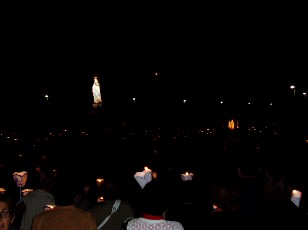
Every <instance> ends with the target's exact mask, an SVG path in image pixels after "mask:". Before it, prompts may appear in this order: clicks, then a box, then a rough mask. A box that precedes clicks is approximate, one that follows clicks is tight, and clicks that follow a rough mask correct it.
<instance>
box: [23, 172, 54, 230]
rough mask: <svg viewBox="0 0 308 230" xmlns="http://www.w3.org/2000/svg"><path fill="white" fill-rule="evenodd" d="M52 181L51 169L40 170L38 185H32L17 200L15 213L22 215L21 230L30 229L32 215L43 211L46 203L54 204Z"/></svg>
mask: <svg viewBox="0 0 308 230" xmlns="http://www.w3.org/2000/svg"><path fill="white" fill-rule="evenodd" d="M53 183H54V175H53V173H52V171H50V170H48V169H46V170H45V171H44V172H43V171H42V172H40V177H39V182H38V185H37V186H34V187H36V189H34V190H33V191H32V192H30V193H29V194H27V196H24V197H23V198H22V200H20V201H19V202H18V204H17V210H18V212H17V213H18V214H19V215H22V219H21V224H20V226H21V230H31V225H32V220H33V217H34V216H35V215H37V214H38V213H41V212H43V211H44V209H43V208H44V207H45V206H46V205H49V204H51V205H54V204H55V198H54V195H53V193H52V189H53ZM21 213H22V214H21Z"/></svg>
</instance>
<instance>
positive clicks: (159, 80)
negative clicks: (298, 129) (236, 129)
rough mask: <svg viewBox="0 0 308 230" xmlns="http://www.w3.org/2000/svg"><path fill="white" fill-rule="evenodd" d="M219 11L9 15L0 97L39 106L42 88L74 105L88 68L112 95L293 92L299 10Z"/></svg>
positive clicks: (302, 51)
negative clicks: (15, 18)
mask: <svg viewBox="0 0 308 230" xmlns="http://www.w3.org/2000/svg"><path fill="white" fill-rule="evenodd" d="M225 12H226V9H224V11H223V12H220V13H219V14H216V15H215V14H214V15H208V14H206V13H205V12H204V13H203V14H201V12H198V13H196V14H193V12H190V14H189V15H193V16H189V15H188V14H181V13H180V12H179V14H176V15H173V14H164V15H161V14H157V15H155V14H149V15H150V16H149V15H148V13H149V12H143V13H142V14H140V15H135V16H132V15H133V13H132V15H130V16H131V17H121V18H120V17H117V16H116V15H114V16H113V17H111V18H108V20H106V21H105V19H106V17H101V16H100V15H97V14H95V13H94V12H92V13H93V15H92V17H88V16H89V15H91V14H90V13H91V12H90V13H89V12H88V13H89V14H87V16H85V15H84V16H80V14H79V13H80V11H78V12H76V13H72V12H70V14H66V13H68V12H65V11H63V12H60V13H59V14H52V13H50V12H44V13H43V11H42V12H41V13H39V15H36V16H39V17H35V16H27V17H24V18H23V20H19V21H18V23H16V24H13V23H12V22H11V23H10V24H9V23H7V24H6V25H4V27H3V28H2V32H3V33H2V34H4V36H3V39H2V42H1V51H2V52H1V75H2V76H1V81H2V82H3V83H2V84H1V101H2V104H3V105H5V106H7V105H9V106H11V105H12V104H15V103H16V104H23V105H24V106H25V105H36V104H37V101H38V100H39V99H37V98H39V97H42V96H43V95H45V93H49V94H50V96H51V97H54V98H57V102H58V101H61V103H64V102H65V101H69V100H74V99H72V98H74V97H75V103H76V104H78V103H87V100H91V85H92V83H93V76H94V75H98V76H99V77H100V81H101V86H102V91H103V93H104V96H105V97H106V99H108V100H109V102H110V103H112V102H118V101H121V100H126V99H121V98H127V97H132V96H134V95H138V96H144V95H145V96H147V97H156V96H158V97H169V98H171V99H170V100H173V98H184V97H187V98H199V100H201V101H202V99H200V98H202V97H203V98H209V97H214V98H220V97H222V99H224V98H229V99H230V98H236V99H239V98H240V99H243V100H244V99H245V98H246V97H247V98H258V97H267V96H269V97H272V98H273V97H275V98H280V97H282V98H283V97H288V96H290V95H289V94H290V89H289V86H290V84H296V86H297V92H298V93H299V92H301V91H303V90H306V91H307V86H308V81H307V77H306V76H307V70H306V63H307V55H306V53H307V45H306V41H307V35H306V33H305V30H304V29H303V28H304V27H302V19H301V15H300V13H299V14H297V15H296V14H295V13H294V12H293V14H292V15H291V14H288V12H286V11H283V12H281V13H276V12H275V13H273V12H261V11H260V12H252V11H247V12H245V13H242V14H236V12H235V11H234V12H233V13H232V12H229V13H228V14H224V13H225ZM71 14H72V15H71ZM81 15H82V14H81ZM294 15H296V17H294ZM69 16H73V17H72V18H70V17H69ZM156 71H157V72H159V73H160V75H159V77H155V76H154V72H156ZM84 98H86V99H84ZM4 108H6V107H4Z"/></svg>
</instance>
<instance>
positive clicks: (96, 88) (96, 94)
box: [92, 77, 102, 104]
mask: <svg viewBox="0 0 308 230" xmlns="http://www.w3.org/2000/svg"><path fill="white" fill-rule="evenodd" d="M92 93H93V98H94V104H101V103H102V96H101V89H100V85H99V82H98V77H94V83H93V86H92Z"/></svg>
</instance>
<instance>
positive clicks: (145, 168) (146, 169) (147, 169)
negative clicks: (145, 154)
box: [144, 166, 152, 171]
mask: <svg viewBox="0 0 308 230" xmlns="http://www.w3.org/2000/svg"><path fill="white" fill-rule="evenodd" d="M144 171H152V170H151V169H149V168H148V167H147V166H145V167H144Z"/></svg>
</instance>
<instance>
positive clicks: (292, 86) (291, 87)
mask: <svg viewBox="0 0 308 230" xmlns="http://www.w3.org/2000/svg"><path fill="white" fill-rule="evenodd" d="M290 89H293V94H294V99H295V85H291V86H290Z"/></svg>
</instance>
